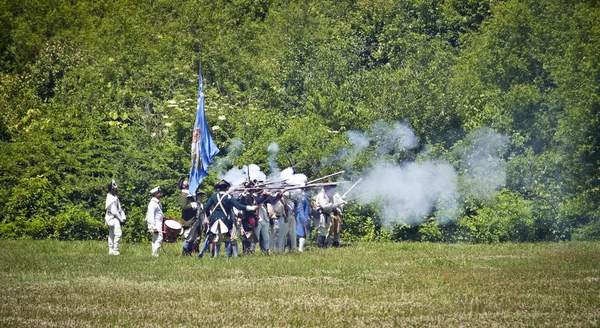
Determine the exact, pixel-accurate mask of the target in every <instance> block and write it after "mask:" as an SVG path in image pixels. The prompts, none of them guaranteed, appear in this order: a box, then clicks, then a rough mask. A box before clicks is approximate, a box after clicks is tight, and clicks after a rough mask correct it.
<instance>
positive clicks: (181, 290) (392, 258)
mask: <svg viewBox="0 0 600 328" xmlns="http://www.w3.org/2000/svg"><path fill="white" fill-rule="evenodd" d="M166 246H167V247H166V250H167V252H168V253H167V254H165V253H161V256H160V257H159V258H152V257H151V256H150V245H149V244H134V245H128V244H126V245H123V246H122V249H121V256H118V257H115V256H109V255H108V254H107V246H106V243H105V242H90V241H88V242H58V241H6V240H0V248H1V250H2V252H1V254H0V277H1V279H0V290H1V291H2V292H1V293H0V295H1V296H0V297H1V299H2V302H0V326H2V327H6V326H58V327H65V326H156V327H164V326H188V327H192V326H209V327H212V326H251V327H252V326H253V327H264V326H321V327H323V326H330V327H334V326H335V327H344V326H368V327H380V326H442V327H444V326H479V327H489V326H497V327H505V326H549V327H555V326H574V327H581V326H598V325H600V244H599V243H560V244H505V245H463V244H419V243H396V244H390V243H387V244H374V243H373V244H353V245H351V246H346V247H342V248H338V249H333V248H330V249H325V250H321V249H315V248H311V249H309V250H308V251H307V252H305V253H303V254H286V255H275V256H262V255H257V256H252V257H243V258H236V259H232V260H229V261H228V260H226V259H224V258H219V259H210V258H203V259H201V260H199V259H197V258H195V257H192V258H189V257H181V256H180V255H179V254H180V244H177V245H173V244H167V245H166ZM222 253H224V252H222Z"/></svg>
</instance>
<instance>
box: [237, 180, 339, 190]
mask: <svg viewBox="0 0 600 328" xmlns="http://www.w3.org/2000/svg"><path fill="white" fill-rule="evenodd" d="M348 182H351V181H338V182H324V183H313V184H307V185H305V186H290V187H285V186H279V187H250V188H243V189H240V188H235V189H234V190H235V191H243V190H245V189H250V190H270V189H282V190H284V192H285V191H287V190H294V189H304V188H314V187H324V186H336V185H338V184H342V183H348Z"/></svg>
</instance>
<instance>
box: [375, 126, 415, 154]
mask: <svg viewBox="0 0 600 328" xmlns="http://www.w3.org/2000/svg"><path fill="white" fill-rule="evenodd" d="M368 135H369V136H370V137H371V140H372V141H373V142H374V143H375V147H376V149H377V153H378V154H379V155H385V154H390V153H396V152H398V151H402V150H405V149H414V148H416V147H417V146H419V138H417V136H416V135H415V133H414V132H413V130H412V129H411V128H410V127H409V126H408V125H406V124H403V123H399V122H396V123H394V124H390V123H388V122H385V121H377V122H375V123H373V125H372V126H371V128H370V129H369V132H368Z"/></svg>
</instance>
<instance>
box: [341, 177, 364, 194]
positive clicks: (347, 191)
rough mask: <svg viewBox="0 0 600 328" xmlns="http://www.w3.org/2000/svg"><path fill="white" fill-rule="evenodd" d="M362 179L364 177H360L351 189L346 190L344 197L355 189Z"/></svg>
mask: <svg viewBox="0 0 600 328" xmlns="http://www.w3.org/2000/svg"><path fill="white" fill-rule="evenodd" d="M360 180H362V178H360V179H358V181H356V183H355V184H353V185H352V187H350V189H348V190H346V192H345V193H344V194H343V195H342V198H344V197H346V195H348V193H349V192H350V191H351V190H352V189H354V187H356V185H357V184H358V183H359V182H360Z"/></svg>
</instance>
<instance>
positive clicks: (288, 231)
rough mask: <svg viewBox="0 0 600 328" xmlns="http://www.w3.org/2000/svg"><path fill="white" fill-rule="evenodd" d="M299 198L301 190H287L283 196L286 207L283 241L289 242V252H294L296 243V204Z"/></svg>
mask: <svg viewBox="0 0 600 328" xmlns="http://www.w3.org/2000/svg"><path fill="white" fill-rule="evenodd" d="M301 199H302V191H301V190H291V191H288V192H286V193H285V194H284V197H283V201H284V204H285V209H286V217H285V232H284V234H285V236H284V241H285V240H287V242H289V246H290V252H295V251H296V248H297V245H298V243H297V240H296V204H297V203H298V202H299V201H300V200H301Z"/></svg>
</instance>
